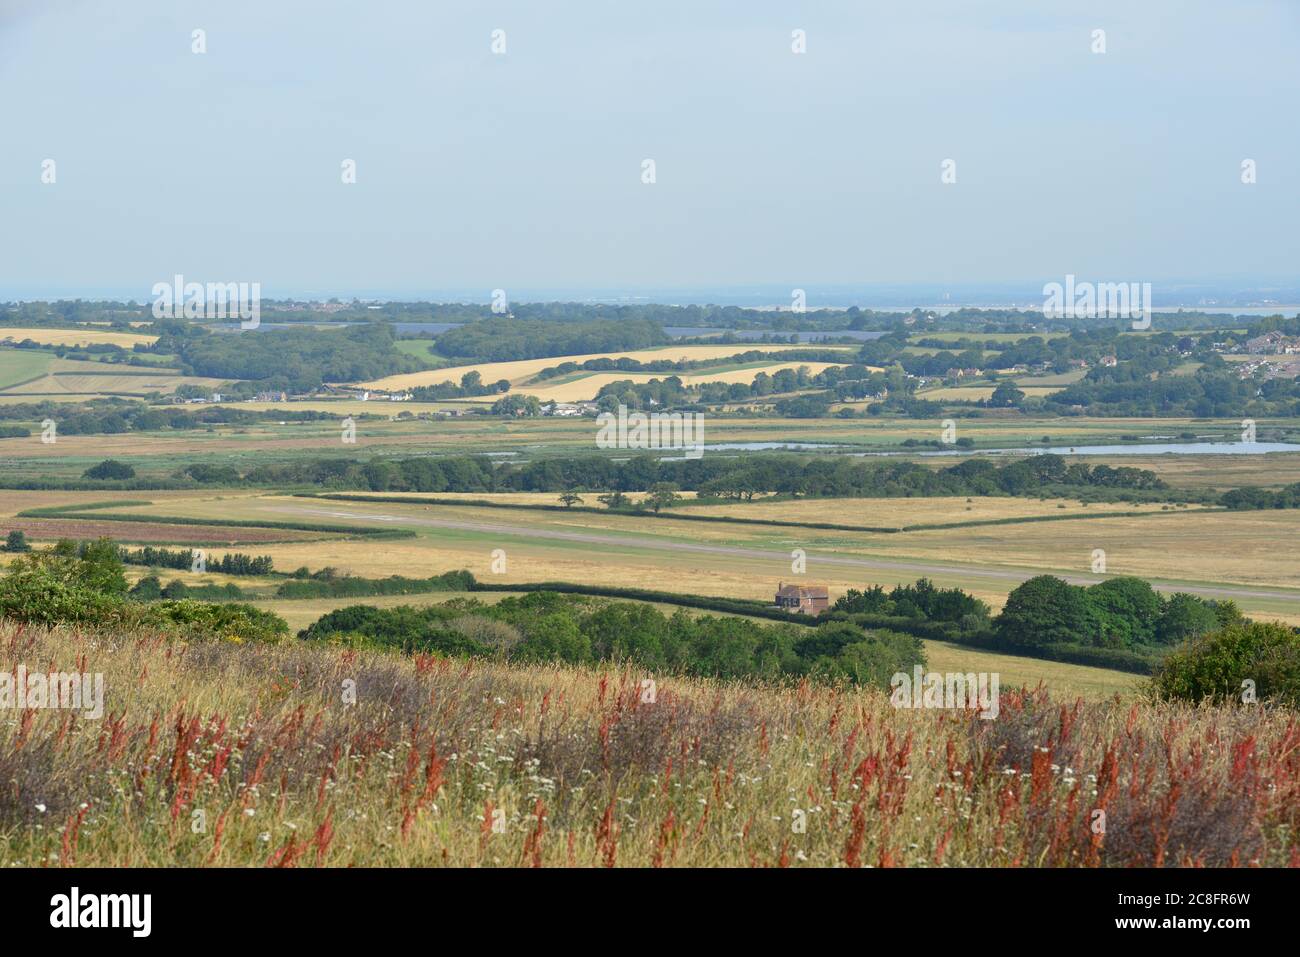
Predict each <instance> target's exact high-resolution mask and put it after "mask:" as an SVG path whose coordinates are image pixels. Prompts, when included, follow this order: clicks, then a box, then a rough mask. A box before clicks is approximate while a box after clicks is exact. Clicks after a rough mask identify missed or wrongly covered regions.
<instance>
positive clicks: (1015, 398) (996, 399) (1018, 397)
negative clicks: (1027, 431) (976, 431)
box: [989, 382, 1025, 408]
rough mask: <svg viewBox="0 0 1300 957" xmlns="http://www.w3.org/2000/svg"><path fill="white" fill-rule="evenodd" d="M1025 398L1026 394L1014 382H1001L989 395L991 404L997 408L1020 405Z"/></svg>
mask: <svg viewBox="0 0 1300 957" xmlns="http://www.w3.org/2000/svg"><path fill="white" fill-rule="evenodd" d="M1024 400H1025V394H1024V392H1022V391H1021V390H1020V389H1017V388H1016V384H1015V383H1014V382H1000V383H998V387H997V388H996V389H994V390H993V394H992V395H991V396H989V405H991V406H995V407H997V408H1010V407H1012V406H1018V405H1020V403H1021V402H1023V401H1024Z"/></svg>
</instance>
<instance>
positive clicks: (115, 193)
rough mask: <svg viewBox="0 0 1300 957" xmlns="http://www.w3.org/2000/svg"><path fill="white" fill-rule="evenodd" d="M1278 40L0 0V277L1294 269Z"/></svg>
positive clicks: (1024, 19)
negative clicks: (1247, 172)
mask: <svg viewBox="0 0 1300 957" xmlns="http://www.w3.org/2000/svg"><path fill="white" fill-rule="evenodd" d="M195 28H203V29H204V30H206V32H207V53H206V54H203V55H195V54H193V53H191V31H192V30H193V29H195ZM796 28H798V29H803V30H805V31H806V33H807V53H806V54H804V55H795V54H793V53H792V52H791V31H792V30H794V29H796ZM1096 28H1101V29H1104V30H1105V31H1106V46H1107V52H1106V53H1105V54H1104V55H1097V54H1094V53H1092V52H1091V49H1090V48H1091V44H1092V37H1091V31H1092V30H1093V29H1096ZM494 29H502V30H504V31H505V32H506V43H507V53H506V54H505V55H504V56H498V55H494V54H493V53H492V51H491V49H490V44H491V32H492V31H493V30H494ZM1298 34H1300V3H1297V2H1293V0H1268V2H1265V0H1258V2H1250V0H1234V2H1232V3H1223V2H1216V0H1140V2H1138V0H1123V2H1087V3H1084V2H1079V3H1072V2H1060V0H1052V2H1045V0H1005V2H995V0H989V2H979V3H976V2H966V3H961V2H918V0H906V2H861V0H860V2H840V0H816V2H813V0H809V2H806V3H799V2H787V3H779V2H765V0H735V2H725V0H717V2H710V0H655V2H652V3H634V2H612V0H552V2H539V0H520V2H488V0H460V2H457V0H448V2H432V0H424V2H398V0H369V2H365V3H357V2H346V3H344V2H328V0H212V2H177V0H113V2H73V0H40V2H35V0H33V2H24V0H0V144H2V145H0V227H2V228H0V298H14V297H18V296H22V297H28V298H31V297H36V296H54V295H71V294H83V295H84V294H93V293H115V294H120V295H133V296H134V297H135V298H137V299H140V300H142V301H143V300H146V299H148V298H150V293H149V290H150V287H151V286H152V284H153V283H154V282H156V281H159V280H161V279H165V278H169V277H170V276H172V275H173V274H174V273H178V272H179V273H183V274H185V276H186V278H187V279H195V280H199V281H208V280H212V281H217V280H220V281H234V280H244V281H260V282H261V283H262V286H263V294H264V295H266V296H281V295H301V294H340V295H351V294H354V293H356V294H375V293H389V294H394V295H407V296H412V295H422V294H433V293H436V292H438V291H448V290H482V293H481V298H484V299H486V298H487V295H488V291H489V290H490V289H491V288H493V287H503V288H506V289H507V290H512V289H520V288H528V289H533V290H536V289H561V288H563V289H575V288H578V289H581V288H591V289H596V288H599V289H610V288H618V287H636V288H641V289H644V288H680V287H689V286H695V287H699V286H707V287H721V286H726V285H737V284H749V283H774V284H781V283H788V284H789V285H790V286H792V287H793V286H802V287H808V288H810V289H813V288H816V287H817V285H818V284H832V283H835V284H846V283H852V284H865V283H874V282H902V281H924V282H936V283H946V282H972V281H985V280H1000V279H1016V280H1030V281H1048V280H1050V279H1059V278H1060V277H1062V276H1063V275H1064V274H1065V273H1067V272H1072V273H1075V274H1078V275H1079V276H1081V277H1084V278H1093V279H1097V280H1112V281H1118V280H1148V281H1149V280H1156V281H1158V280H1161V279H1174V278H1178V279H1188V280H1199V279H1215V278H1221V277H1223V278H1233V277H1236V278H1243V277H1270V276H1271V277H1288V278H1294V277H1296V275H1297V273H1300V268H1297V263H1300V257H1298V256H1297V249H1298V245H1300V244H1298V243H1297V224H1298V222H1300V217H1298V216H1297V214H1298V213H1300V159H1298V158H1300V123H1298V122H1297V120H1296V117H1297V113H1298V112H1300V64H1298V61H1297V56H1296V50H1297V46H1298V45H1300V44H1298V41H1300V35H1298ZM47 158H50V159H54V160H55V162H56V164H57V167H56V171H57V182H56V183H55V184H53V185H46V184H42V183H41V181H40V177H41V164H42V161H43V160H45V159H47ZM345 158H351V159H355V160H356V162H357V179H358V182H357V183H356V184H355V185H344V184H343V183H341V181H340V179H341V177H340V164H341V162H342V161H343V160H344V159H345ZM646 158H652V159H653V160H654V161H655V163H656V166H657V182H656V183H655V184H654V185H644V184H643V183H642V182H641V163H642V160H643V159H646ZM947 158H952V159H954V160H956V163H957V182H956V184H955V185H945V184H943V183H941V182H940V164H941V162H942V161H943V160H944V159H947ZM1245 158H1251V159H1254V160H1255V161H1256V162H1257V164H1258V183H1257V184H1255V185H1253V186H1246V185H1243V184H1242V183H1241V179H1240V164H1241V161H1242V160H1243V159H1245ZM811 301H812V300H811V299H810V304H811Z"/></svg>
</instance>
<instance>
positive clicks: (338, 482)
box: [183, 455, 1167, 498]
mask: <svg viewBox="0 0 1300 957" xmlns="http://www.w3.org/2000/svg"><path fill="white" fill-rule="evenodd" d="M183 474H185V475H188V476H189V477H191V478H193V479H194V480H195V481H199V482H203V481H222V482H234V481H235V480H236V477H238V480H239V481H241V482H246V483H248V484H254V485H302V484H312V485H321V486H326V487H330V488H337V489H366V490H369V491H375V492H387V491H394V492H562V491H568V490H571V489H580V490H589V491H620V492H643V491H646V490H648V489H649V488H650V487H651V486H652V485H656V484H659V483H669V484H672V485H675V486H676V487H677V489H679V490H682V489H684V490H694V491H699V492H701V493H706V494H712V495H718V496H722V497H731V498H752V497H753V496H754V495H756V494H759V493H776V494H788V495H806V496H821V497H846V496H852V497H894V496H910V495H916V496H939V495H1034V494H1044V493H1047V492H1057V491H1061V490H1067V489H1099V490H1130V491H1164V490H1166V489H1167V486H1166V484H1165V483H1164V482H1163V481H1161V480H1160V479H1159V478H1158V477H1157V476H1156V474H1155V473H1154V472H1151V471H1149V470H1146V469H1137V468H1130V467H1128V466H1124V467H1120V468H1112V467H1111V466H1108V465H1095V466H1089V465H1086V464H1084V463H1073V464H1067V463H1066V461H1065V459H1064V458H1062V457H1061V456H1059V455H1035V456H1028V457H1026V458H1024V459H1020V460H1018V461H1014V462H1009V463H1007V464H1005V465H997V464H994V463H993V462H990V461H989V460H987V459H978V458H972V459H967V460H966V461H964V462H961V463H959V464H957V465H954V466H951V467H949V468H945V469H931V468H927V467H926V466H924V465H919V464H917V463H914V462H898V461H891V462H879V461H869V460H864V459H853V458H843V457H835V458H800V457H798V456H792V455H749V456H745V457H743V458H730V457H723V456H705V457H703V458H700V459H689V460H685V461H681V460H677V461H672V460H666V459H659V458H656V457H654V456H652V455H638V456H634V457H632V458H630V459H627V460H624V461H617V460H614V459H611V458H604V457H597V456H590V457H574V458H550V459H540V460H538V461H535V462H529V463H527V464H525V465H512V464H508V463H507V464H503V465H500V466H497V465H495V464H494V463H493V462H492V460H491V459H488V458H486V457H482V456H449V457H447V458H418V459H396V460H394V459H376V460H373V461H371V462H367V463H360V462H353V461H349V460H347V459H337V458H335V459H310V460H306V461H301V462H293V463H283V464H268V465H261V466H256V467H254V468H252V469H250V470H248V471H247V472H243V473H240V472H238V470H237V469H236V468H235V467H234V466H216V467H211V466H190V467H188V468H187V469H185V470H184V472H183ZM218 476H219V477H218Z"/></svg>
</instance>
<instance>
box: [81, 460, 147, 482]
mask: <svg viewBox="0 0 1300 957" xmlns="http://www.w3.org/2000/svg"><path fill="white" fill-rule="evenodd" d="M81 477H82V478H85V479H96V480H99V479H104V480H110V481H121V480H124V479H133V478H135V469H133V468H131V466H129V465H127V464H126V463H125V462H118V461H117V460H115V459H104V461H102V462H100V463H99V464H98V465H92V466H91V467H90V468H88V469H86V471H84V472H82V473H81Z"/></svg>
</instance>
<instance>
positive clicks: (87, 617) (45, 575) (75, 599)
mask: <svg viewBox="0 0 1300 957" xmlns="http://www.w3.org/2000/svg"><path fill="white" fill-rule="evenodd" d="M82 565H83V563H82V562H81V561H80V560H79V559H76V558H72V557H68V556H64V555H57V554H54V553H51V552H38V553H34V554H32V555H27V556H23V557H21V558H16V559H14V560H13V561H12V562H10V564H9V570H8V573H7V574H6V575H5V576H4V578H2V579H0V616H3V617H5V618H11V619H13V620H14V621H23V622H30V623H32V624H37V625H47V626H49V625H58V624H62V623H64V622H70V623H75V624H82V623H87V622H105V621H110V620H112V618H113V617H114V613H115V611H116V609H117V608H118V606H119V604H120V599H119V598H118V596H117V595H115V594H111V593H105V592H103V591H100V590H98V589H96V588H95V587H94V585H93V584H92V583H91V581H90V580H88V579H87V578H86V577H84V576H83V575H82V574H81V570H82ZM123 587H124V588H125V581H123Z"/></svg>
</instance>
